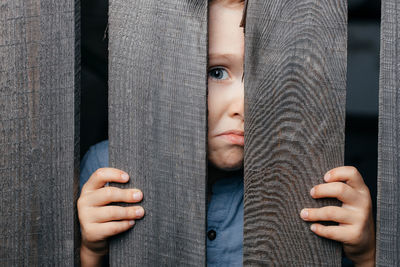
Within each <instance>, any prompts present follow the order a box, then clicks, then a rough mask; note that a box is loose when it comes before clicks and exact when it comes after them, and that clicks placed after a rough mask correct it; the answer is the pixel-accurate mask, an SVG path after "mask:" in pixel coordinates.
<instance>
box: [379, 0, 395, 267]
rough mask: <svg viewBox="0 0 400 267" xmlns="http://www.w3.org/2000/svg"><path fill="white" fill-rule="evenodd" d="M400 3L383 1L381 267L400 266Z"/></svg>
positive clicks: (380, 115) (380, 149) (390, 0)
mask: <svg viewBox="0 0 400 267" xmlns="http://www.w3.org/2000/svg"><path fill="white" fill-rule="evenodd" d="M399 35H400V3H399V1H397V0H386V1H382V21H381V62H380V79H379V86H380V88H379V137H378V197H377V198H378V199H377V206H378V210H377V231H376V232H377V254H376V264H377V266H400V156H399V154H400V135H399V132H400V65H399V62H400V40H399Z"/></svg>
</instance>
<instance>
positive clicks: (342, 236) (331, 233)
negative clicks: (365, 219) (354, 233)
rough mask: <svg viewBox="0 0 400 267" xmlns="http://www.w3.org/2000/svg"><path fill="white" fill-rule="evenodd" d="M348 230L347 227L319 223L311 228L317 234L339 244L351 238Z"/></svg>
mask: <svg viewBox="0 0 400 267" xmlns="http://www.w3.org/2000/svg"><path fill="white" fill-rule="evenodd" d="M347 228H348V227H346V226H336V225H334V226H332V225H330V226H325V225H322V224H319V223H314V224H312V225H311V227H310V229H311V231H313V232H314V233H315V234H317V235H319V236H321V237H325V238H328V239H332V240H336V241H339V242H347V241H348V239H349V237H350V236H351V232H350V231H349V230H348V229H347Z"/></svg>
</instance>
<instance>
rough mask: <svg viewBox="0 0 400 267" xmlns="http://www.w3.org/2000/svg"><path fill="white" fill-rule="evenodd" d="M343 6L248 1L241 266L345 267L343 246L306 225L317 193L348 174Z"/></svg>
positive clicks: (305, 1) (316, 203)
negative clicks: (338, 173)
mask: <svg viewBox="0 0 400 267" xmlns="http://www.w3.org/2000/svg"><path fill="white" fill-rule="evenodd" d="M346 48H347V3H346V1H344V0H340V1H336V0H327V1H314V0H301V1H298V0H296V1H291V0H272V1H262V0H254V1H249V2H248V9H247V19H246V54H245V88H246V90H245V114H246V120H245V133H246V134H245V159H244V172H245V197H244V265H249V266H261V265H262V266H269V265H271V266H273V265H275V266H293V265H296V266H339V265H340V255H341V254H340V253H341V250H340V246H339V244H338V243H336V242H333V241H329V240H327V239H323V238H320V237H317V236H316V235H314V234H313V233H312V232H311V231H310V229H309V226H310V224H309V223H306V222H303V221H302V220H301V218H300V217H299V213H300V210H301V209H302V208H305V207H318V206H321V205H326V204H328V203H332V202H328V201H321V200H318V201H316V200H313V199H312V198H311V197H310V195H309V192H310V189H311V188H312V187H313V186H314V185H316V184H319V183H322V182H323V175H324V173H325V172H326V171H328V170H329V169H331V168H333V167H337V166H339V165H343V158H344V122H345V95H346V91H345V86H346V56H347V51H346Z"/></svg>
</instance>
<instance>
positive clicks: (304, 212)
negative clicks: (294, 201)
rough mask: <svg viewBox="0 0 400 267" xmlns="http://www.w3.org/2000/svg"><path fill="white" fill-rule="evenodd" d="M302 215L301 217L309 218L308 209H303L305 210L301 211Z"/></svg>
mask: <svg viewBox="0 0 400 267" xmlns="http://www.w3.org/2000/svg"><path fill="white" fill-rule="evenodd" d="M300 216H301V218H303V219H307V217H308V211H307V210H306V209H303V210H302V211H301V212H300Z"/></svg>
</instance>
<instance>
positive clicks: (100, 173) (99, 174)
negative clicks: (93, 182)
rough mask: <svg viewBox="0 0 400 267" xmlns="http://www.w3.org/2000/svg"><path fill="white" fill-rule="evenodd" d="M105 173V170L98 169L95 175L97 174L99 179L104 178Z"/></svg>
mask: <svg viewBox="0 0 400 267" xmlns="http://www.w3.org/2000/svg"><path fill="white" fill-rule="evenodd" d="M104 173H105V168H98V169H97V170H96V171H95V172H94V174H95V175H96V176H97V177H102V176H103V175H104Z"/></svg>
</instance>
